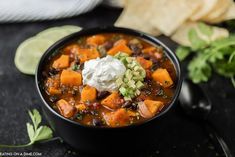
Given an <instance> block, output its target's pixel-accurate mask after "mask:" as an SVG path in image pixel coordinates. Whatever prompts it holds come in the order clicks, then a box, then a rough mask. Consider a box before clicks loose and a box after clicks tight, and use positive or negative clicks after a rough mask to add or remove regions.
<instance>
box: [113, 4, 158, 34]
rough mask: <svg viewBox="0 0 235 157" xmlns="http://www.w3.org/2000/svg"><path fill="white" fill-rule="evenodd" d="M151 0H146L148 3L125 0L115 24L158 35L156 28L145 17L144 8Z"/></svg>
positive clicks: (146, 8) (147, 7) (146, 7)
mask: <svg viewBox="0 0 235 157" xmlns="http://www.w3.org/2000/svg"><path fill="white" fill-rule="evenodd" d="M153 2H154V0H148V3H143V0H127V1H126V7H125V8H124V11H123V12H122V14H121V16H120V17H119V18H118V20H117V21H116V23H115V26H120V27H127V28H132V29H137V30H140V31H143V32H145V33H149V34H151V35H154V36H158V35H160V34H161V33H160V32H159V31H158V30H157V28H155V27H154V26H152V25H151V24H150V23H149V21H148V20H147V18H146V10H148V9H149V6H150V5H151V4H152V3H153Z"/></svg>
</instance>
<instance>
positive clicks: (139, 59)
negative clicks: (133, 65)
mask: <svg viewBox="0 0 235 157" xmlns="http://www.w3.org/2000/svg"><path fill="white" fill-rule="evenodd" d="M136 60H137V62H139V63H140V65H141V66H142V67H143V68H144V69H149V68H151V66H152V65H153V62H152V61H150V60H147V59H144V57H137V58H136Z"/></svg>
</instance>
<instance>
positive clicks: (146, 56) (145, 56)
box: [143, 53, 151, 60]
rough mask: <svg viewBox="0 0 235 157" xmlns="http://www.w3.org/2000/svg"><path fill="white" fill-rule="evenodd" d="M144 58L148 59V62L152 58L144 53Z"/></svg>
mask: <svg viewBox="0 0 235 157" xmlns="http://www.w3.org/2000/svg"><path fill="white" fill-rule="evenodd" d="M143 57H144V59H147V60H149V59H150V58H151V56H150V55H149V54H147V53H144V54H143Z"/></svg>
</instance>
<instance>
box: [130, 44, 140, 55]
mask: <svg viewBox="0 0 235 157" xmlns="http://www.w3.org/2000/svg"><path fill="white" fill-rule="evenodd" d="M129 47H130V49H131V50H132V51H133V54H135V55H139V54H141V49H140V48H139V47H138V45H137V44H129Z"/></svg>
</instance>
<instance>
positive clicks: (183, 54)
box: [176, 46, 191, 61]
mask: <svg viewBox="0 0 235 157" xmlns="http://www.w3.org/2000/svg"><path fill="white" fill-rule="evenodd" d="M190 53H191V50H190V48H189V47H184V46H179V47H178V48H177V49H176V55H177V57H178V58H179V60H180V61H183V60H184V59H185V58H187V57H188V56H189V54H190Z"/></svg>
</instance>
